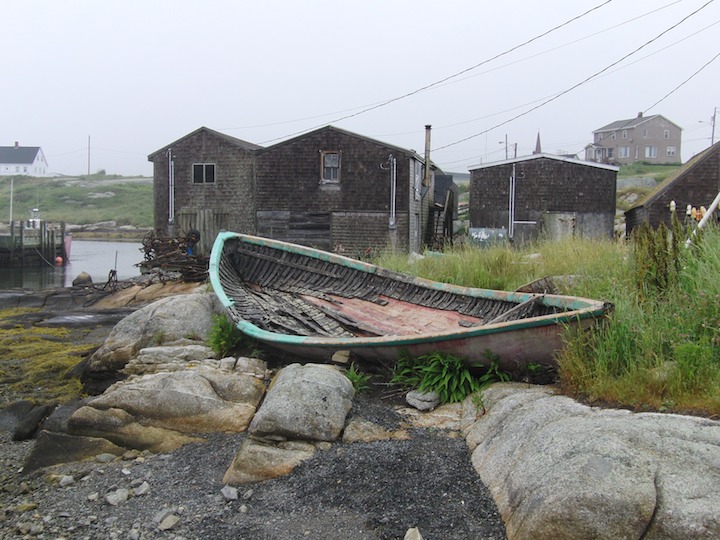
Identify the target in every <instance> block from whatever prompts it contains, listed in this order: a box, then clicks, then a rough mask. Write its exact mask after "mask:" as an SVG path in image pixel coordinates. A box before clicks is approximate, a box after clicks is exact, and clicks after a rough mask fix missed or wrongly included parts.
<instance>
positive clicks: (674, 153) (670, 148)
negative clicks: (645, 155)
mask: <svg viewBox="0 0 720 540" xmlns="http://www.w3.org/2000/svg"><path fill="white" fill-rule="evenodd" d="M667 156H668V157H675V156H677V147H675V146H668V147H667Z"/></svg>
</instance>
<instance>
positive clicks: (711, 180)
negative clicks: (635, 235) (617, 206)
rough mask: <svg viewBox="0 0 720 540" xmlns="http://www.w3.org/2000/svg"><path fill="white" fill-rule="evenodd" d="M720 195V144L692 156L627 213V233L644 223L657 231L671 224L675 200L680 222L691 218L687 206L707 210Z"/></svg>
mask: <svg viewBox="0 0 720 540" xmlns="http://www.w3.org/2000/svg"><path fill="white" fill-rule="evenodd" d="M718 193H720V142H719V143H715V144H714V145H713V146H711V147H710V148H708V149H706V150H705V151H704V152H701V153H700V154H698V155H696V156H695V157H693V158H692V159H691V160H690V161H688V162H687V163H686V164H685V165H683V166H682V167H680V168H679V169H678V170H677V171H675V172H674V173H673V174H672V175H670V176H669V177H668V178H666V179H665V180H664V181H663V182H662V183H661V184H660V185H659V186H658V187H657V189H656V190H655V191H654V192H653V193H651V194H650V195H648V196H647V197H646V198H644V199H642V200H640V201H637V202H636V204H635V205H634V206H633V207H632V208H631V209H630V210H628V211H627V212H625V232H626V234H627V235H629V234H630V233H631V232H632V231H633V229H635V228H636V227H639V226H640V225H641V224H642V223H647V224H649V225H650V226H651V227H652V228H657V227H658V226H659V225H660V224H661V223H665V224H666V225H668V226H669V225H670V222H671V214H670V203H671V201H675V207H676V212H678V217H679V218H680V220H681V221H683V222H685V221H687V220H689V219H690V218H689V217H688V216H687V214H686V209H687V207H688V206H690V208H692V207H695V208H696V209H700V207H702V206H704V207H705V208H708V207H709V206H710V204H711V203H712V201H713V200H714V199H715V197H716V196H717V194H718Z"/></svg>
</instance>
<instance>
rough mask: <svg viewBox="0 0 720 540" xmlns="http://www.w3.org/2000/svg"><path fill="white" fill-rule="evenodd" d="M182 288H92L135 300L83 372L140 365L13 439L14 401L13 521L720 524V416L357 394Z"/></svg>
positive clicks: (513, 388) (457, 527)
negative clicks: (238, 348) (222, 351)
mask: <svg viewBox="0 0 720 540" xmlns="http://www.w3.org/2000/svg"><path fill="white" fill-rule="evenodd" d="M174 287H177V285H174V284H172V283H162V284H160V283H155V284H152V285H149V286H139V285H136V284H135V285H132V286H131V287H127V288H126V289H123V290H120V291H118V292H116V293H114V294H113V295H109V296H107V297H103V298H99V299H98V300H97V302H93V303H92V306H93V310H94V311H96V312H98V313H99V312H103V311H104V310H113V309H115V310H116V309H120V308H123V307H124V308H126V309H129V310H130V311H131V313H130V314H129V315H126V316H125V317H123V318H122V319H121V320H120V321H119V322H117V323H116V324H114V325H113V326H112V330H110V331H109V333H107V338H106V339H105V341H104V343H103V345H102V346H101V347H100V348H99V349H97V351H95V352H94V353H93V354H92V355H91V356H90V357H89V358H88V359H87V361H86V362H84V363H83V367H82V370H83V373H84V375H85V377H87V376H89V375H92V374H94V375H95V376H97V375H101V374H105V375H107V374H108V373H113V372H118V371H120V372H123V373H124V374H125V376H126V377H127V378H126V379H125V380H123V381H122V382H119V383H117V384H114V385H113V386H111V387H110V388H108V389H107V390H106V391H105V392H103V394H102V395H100V396H98V397H95V398H88V399H86V400H83V401H82V402H80V403H77V404H75V405H74V406H72V407H68V408H65V409H63V408H60V409H57V410H56V411H55V412H54V413H53V414H51V416H50V417H49V419H48V420H47V421H46V422H45V424H44V425H43V426H42V431H41V432H40V434H39V435H38V438H37V440H36V441H35V442H30V441H22V442H12V441H10V440H9V439H10V437H9V433H11V432H12V431H13V429H14V427H15V426H17V422H18V421H19V420H18V418H17V417H16V416H14V415H13V414H12V412H11V411H12V410H13V409H12V408H9V409H8V408H6V409H5V410H4V411H3V412H2V413H0V426H2V428H3V430H4V431H3V435H2V444H0V463H2V467H3V469H2V474H1V475H0V508H1V510H0V522H1V523H0V524H1V525H2V530H3V531H7V532H3V533H0V537H2V538H5V537H7V538H15V537H26V538H98V537H105V538H138V539H139V538H175V539H177V540H180V539H183V538H200V537H203V536H207V537H211V538H268V539H276V538H277V539H280V538H283V539H285V538H337V537H342V538H350V539H355V538H357V539H376V538H382V539H390V538H408V539H411V538H414V539H419V538H425V539H432V538H437V539H455V538H458V539H460V538H463V539H465V538H478V539H491V538H492V539H499V538H511V539H516V538H518V539H519V538H522V539H526V538H538V539H540V538H557V539H568V540H570V539H573V540H575V539H585V538H586V539H588V540H590V539H605V538H607V539H608V540H609V539H615V538H671V539H675V538H677V539H681V538H682V539H685V538H717V537H720V517H718V516H717V514H716V508H717V507H718V503H720V469H719V468H717V467H715V465H714V464H716V463H720V423H718V422H715V421H712V420H708V419H702V418H695V417H687V416H680V415H663V414H657V413H642V414H636V413H632V412H630V411H618V410H606V409H600V408H593V407H588V406H586V405H583V404H580V403H577V402H576V401H574V400H572V399H570V398H568V397H565V396H562V395H558V394H556V392H555V391H554V389H553V388H552V387H549V386H533V385H527V384H520V383H505V384H497V385H493V386H492V387H490V388H489V389H488V390H486V391H485V392H484V394H483V396H482V399H481V401H480V402H478V401H477V400H473V399H472V398H469V399H468V400H466V401H465V402H464V403H462V404H454V405H443V406H440V407H437V408H436V409H434V410H431V411H427V412H420V411H418V410H415V409H412V408H410V407H408V406H407V404H406V403H405V402H404V400H403V399H402V396H398V395H397V394H390V393H388V392H386V391H384V387H383V386H382V385H374V388H373V391H372V392H370V393H369V394H354V392H352V391H350V389H348V386H347V385H348V381H347V379H346V378H345V376H344V375H343V374H342V369H338V368H336V367H332V366H315V365H312V364H304V363H303V362H302V360H301V359H297V358H296V359H292V358H291V359H289V360H288V359H287V358H284V359H283V361H282V362H276V361H270V360H271V359H263V360H261V359H258V358H250V357H228V358H213V357H212V353H211V352H210V351H209V349H208V348H207V347H206V346H205V345H204V343H205V340H206V339H207V328H208V324H209V323H208V321H209V320H210V319H211V318H212V316H213V314H215V313H216V312H217V309H218V306H217V304H216V299H214V295H213V294H212V293H209V292H207V291H206V289H205V288H204V287H203V286H200V288H198V286H197V284H193V285H192V288H193V289H192V290H191V289H174ZM0 296H1V295H0ZM71 296H72V295H71ZM14 298H16V299H17V301H18V305H20V304H22V303H25V304H29V303H31V302H30V300H28V298H26V297H22V296H21V295H16V296H15V297H14ZM62 298H63V295H55V296H52V297H50V296H48V297H47V298H45V299H43V301H42V302H40V301H37V302H36V303H37V304H39V305H40V306H41V307H42V308H43V310H45V312H46V313H50V312H51V311H52V310H53V309H55V310H56V311H61V309H62V308H61V306H62V305H64V304H63V302H69V301H70V300H68V298H67V295H66V296H65V297H64V298H65V300H61V299H62ZM0 299H2V298H0ZM7 299H8V297H7V296H6V297H5V298H4V299H3V300H7ZM72 300H73V302H74V300H75V299H72ZM52 305H54V306H55V308H51V307H50V306H52ZM70 305H71V306H77V304H75V303H71V304H70ZM65 307H67V305H66V306H65ZM85 309H86V308H85ZM72 311H73V309H66V310H65V312H64V315H68V314H71V313H72ZM78 311H79V312H83V310H82V309H78ZM54 315H56V316H60V314H59V313H55V314H54ZM109 327H110V325H108V326H106V327H105V328H106V330H107V329H109ZM160 337H161V338H162V339H160ZM158 341H162V343H158ZM281 376H282V377H285V378H286V379H287V380H286V382H282V380H281ZM288 378H289V379H288ZM270 379H273V380H274V381H275V383H274V384H273V385H272V386H271V387H269V388H268V383H269V381H270ZM296 390H297V391H296ZM478 403H481V404H482V407H478ZM217 426H223V428H222V432H221V431H220V430H219V429H218V427H217ZM230 431H232V432H230ZM173 441H174V442H173ZM176 443H177V444H176ZM61 450H62V451H61ZM73 452H74V454H73ZM83 452H85V455H82V457H83V458H84V459H82V460H81V459H80V457H81V454H82V453H83ZM59 455H62V456H64V457H62V459H60V461H62V463H61V462H60V461H58V456H59ZM53 456H55V457H53ZM67 456H74V457H72V459H71V460H70V461H68V460H69V459H70V458H68V457H67ZM53 459H54V460H55V461H54V462H55V463H57V464H55V465H48V463H52V462H53ZM66 461H67V462H66ZM1 535H6V536H1Z"/></svg>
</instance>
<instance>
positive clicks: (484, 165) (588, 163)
mask: <svg viewBox="0 0 720 540" xmlns="http://www.w3.org/2000/svg"><path fill="white" fill-rule="evenodd" d="M534 159H552V160H555V161H564V162H566V163H573V164H575V165H585V166H586V167H594V168H596V169H606V170H608V171H615V172H617V171H619V170H620V167H616V166H615V165H608V164H606V163H597V162H595V161H584V160H582V159H575V158H570V157H565V156H557V155H555V154H532V155H529V156H522V157H517V158H510V159H504V160H502V161H491V162H489V163H481V164H479V165H472V166H470V167H468V170H469V171H474V170H477V169H488V168H490V167H497V166H499V165H507V164H508V163H520V162H523V161H532V160H534Z"/></svg>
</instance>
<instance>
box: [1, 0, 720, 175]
mask: <svg viewBox="0 0 720 540" xmlns="http://www.w3.org/2000/svg"><path fill="white" fill-rule="evenodd" d="M703 6H705V7H704V8H703ZM593 8H597V9H594V10H593ZM701 8H702V9H701ZM591 10H592V11H591ZM698 10H699V11H698ZM588 11H589V13H587V14H585V15H583V14H584V13H586V12H588ZM693 12H697V13H696V14H694V15H692V13H693ZM578 17H579V18H578ZM575 18H576V20H572V19H575ZM2 19H3V30H2V36H3V54H2V57H1V58H2V60H0V66H1V67H2V69H1V73H2V74H3V76H2V83H1V84H0V97H1V98H2V99H1V100H0V103H2V112H1V113H0V134H1V137H0V146H10V145H13V144H14V142H15V141H18V142H19V143H20V144H21V145H24V146H40V147H42V149H43V151H44V152H45V155H46V157H47V159H48V162H49V165H50V170H51V171H53V172H56V173H62V174H84V173H87V172H88V154H89V168H90V172H95V171H97V170H99V169H105V170H106V171H107V172H108V173H116V174H123V175H134V174H142V175H146V176H150V175H152V165H151V164H150V163H149V162H148V161H147V156H148V154H150V153H152V152H154V151H155V150H158V149H159V148H162V147H163V146H165V145H167V144H169V143H171V142H173V141H175V140H176V139H179V138H180V137H183V136H184V135H186V134H188V133H190V132H191V131H194V130H195V129H197V128H199V127H201V126H206V127H209V128H211V129H215V130H217V131H220V132H223V133H226V134H228V135H232V136H234V137H237V138H240V139H243V140H246V141H249V142H252V143H256V144H260V145H263V146H268V145H270V144H274V143H276V142H279V141H281V140H284V139H287V138H289V137H291V136H295V135H297V134H300V133H302V132H305V131H309V130H311V129H314V128H316V127H320V126H323V125H327V124H332V125H335V126H337V127H340V128H343V129H346V130H349V131H353V132H355V133H358V134H361V135H364V136H367V137H371V138H375V139H378V140H380V141H383V142H386V143H389V144H393V145H396V146H400V147H403V148H410V149H415V150H417V151H418V152H421V153H422V152H423V147H424V126H425V124H431V125H432V126H433V131H432V144H431V146H432V148H433V152H432V156H431V157H432V159H433V161H435V162H436V163H438V164H439V165H440V167H441V168H443V169H444V170H445V171H454V172H467V170H468V166H471V165H475V164H478V163H487V162H490V161H496V160H500V159H504V158H505V151H506V148H505V140H506V137H507V141H508V146H509V153H510V155H511V156H512V154H513V153H514V145H515V144H517V153H518V155H526V154H530V153H532V151H533V150H534V148H535V141H536V138H537V135H538V133H540V137H541V141H542V150H543V151H544V152H550V153H580V154H581V156H582V150H583V148H584V146H585V145H586V144H587V143H589V142H590V141H591V139H592V131H593V130H595V129H597V128H600V127H602V126H604V125H606V124H609V123H610V122H613V121H615V120H621V119H628V118H632V117H635V116H636V115H637V114H638V113H639V112H641V111H642V112H644V114H645V115H651V114H662V115H663V116H665V117H667V118H668V119H669V120H671V121H672V122H674V123H676V124H678V125H679V126H680V127H681V128H683V141H682V160H683V161H687V159H689V158H690V157H692V156H693V155H694V154H696V153H698V152H699V151H701V150H702V149H704V148H706V147H707V146H708V145H709V144H710V137H711V125H710V119H711V117H712V115H713V111H714V108H715V107H716V106H718V107H720V93H719V91H718V88H720V58H718V59H715V60H714V61H713V59H714V58H715V56H716V55H718V53H720V39H719V38H718V36H719V35H720V0H717V1H714V0H710V1H708V0H680V1H673V0H610V1H608V0H545V1H532V0H505V1H502V2H490V1H486V0H485V1H481V0H443V1H442V2H441V1H439V0H436V1H427V0H412V1H411V0H362V1H355V0H335V1H329V0H327V1H325V0H286V1H281V0H262V1H257V0H255V1H245V0H202V1H200V0H197V1H190V0H167V1H166V0H123V1H121V2H120V1H116V2H110V1H97V0H74V1H73V0H23V1H20V2H5V3H4V4H3V8H2ZM565 23H567V24H565ZM560 25H563V26H561V27H560V28H558V29H556V30H553V28H555V27H557V26H560ZM543 34H545V35H543ZM528 42H529V43H528ZM634 51H637V52H634ZM633 53H634V54H633ZM625 57H626V58H625ZM594 75H597V76H596V77H594V78H593V76H594ZM588 79H590V80H588ZM584 81H587V82H584ZM658 102H659V103H658ZM367 109H369V110H367ZM533 109H534V110H533ZM718 120H720V117H719V118H718ZM719 136H720V127H719V128H718V129H717V130H716V140H717V139H718V137H719ZM88 141H89V144H88ZM88 148H89V152H88Z"/></svg>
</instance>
